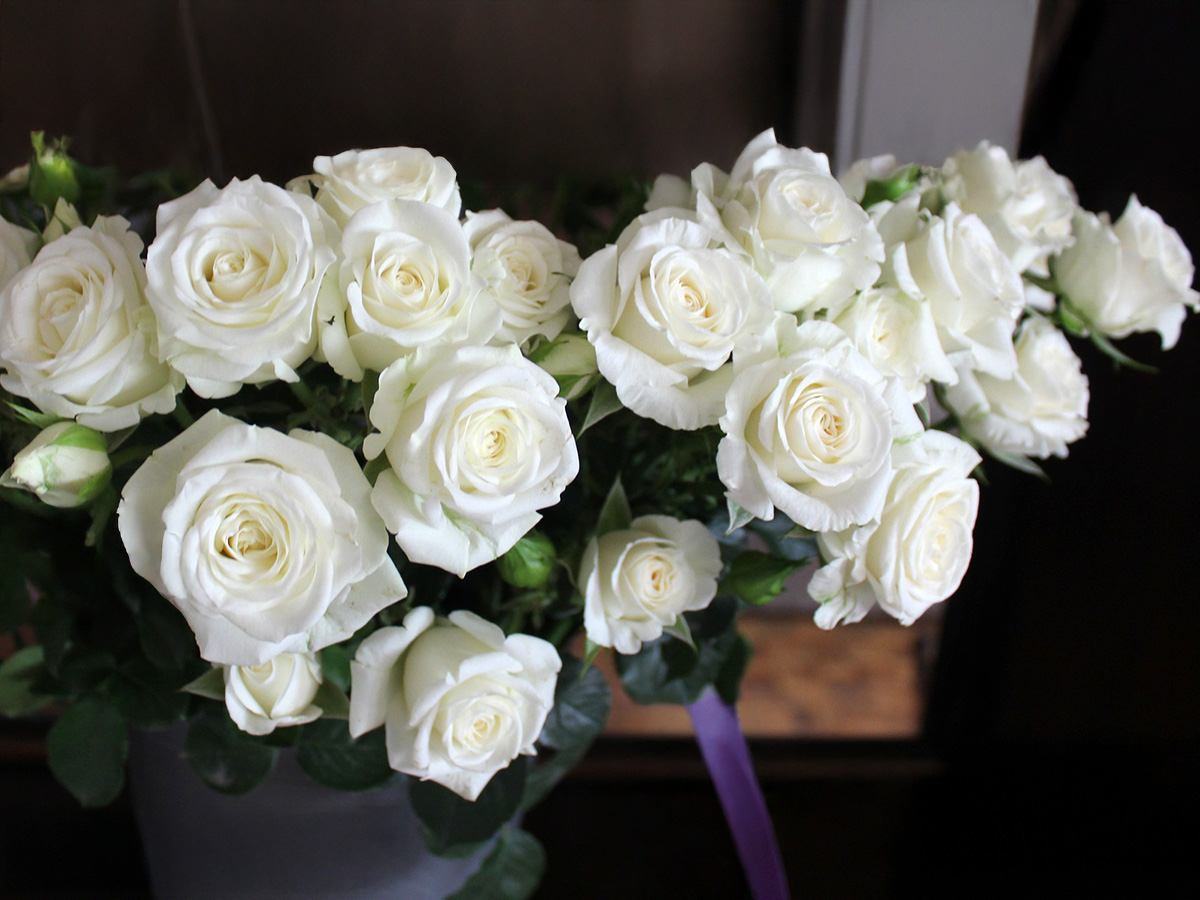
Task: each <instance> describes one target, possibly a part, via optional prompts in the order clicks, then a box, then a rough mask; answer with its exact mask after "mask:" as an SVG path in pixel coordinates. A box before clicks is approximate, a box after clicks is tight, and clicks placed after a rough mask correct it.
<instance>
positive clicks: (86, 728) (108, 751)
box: [46, 697, 129, 807]
mask: <svg viewBox="0 0 1200 900" xmlns="http://www.w3.org/2000/svg"><path fill="white" fill-rule="evenodd" d="M128 755H129V736H128V734H127V733H126V729H125V722H124V721H123V720H122V719H121V716H120V715H119V714H118V713H117V711H116V710H115V709H113V707H111V706H110V705H109V704H108V703H106V702H105V701H104V700H102V699H100V698H99V697H85V698H84V699H83V700H80V701H79V702H78V703H76V704H75V705H74V706H72V707H70V708H69V709H68V710H67V711H66V712H64V713H63V714H62V716H60V717H59V719H58V721H57V722H55V723H54V727H53V728H51V729H50V733H49V734H48V735H47V736H46V761H47V762H48V763H49V764H50V771H51V772H53V773H54V777H55V778H57V779H58V780H59V782H60V783H61V784H62V785H63V787H65V788H66V789H67V790H68V791H70V792H71V793H72V794H73V795H74V797H75V799H77V800H78V801H79V802H80V803H81V804H82V805H83V806H86V807H94V806H104V805H105V804H106V803H111V802H112V801H113V800H115V799H116V797H117V795H118V794H120V793H121V788H122V787H124V785H125V759H126V757H127V756H128Z"/></svg>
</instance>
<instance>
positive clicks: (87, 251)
mask: <svg viewBox="0 0 1200 900" xmlns="http://www.w3.org/2000/svg"><path fill="white" fill-rule="evenodd" d="M141 252H142V241H141V239H140V238H139V237H138V236H137V235H136V234H134V233H133V232H132V231H130V230H129V223H128V222H126V221H125V220H124V219H122V218H120V217H119V216H115V217H112V218H105V217H99V218H97V219H96V222H95V224H94V225H92V227H91V228H85V227H79V228H75V229H73V230H71V231H70V232H69V233H67V234H65V235H64V236H63V237H60V238H58V239H57V240H54V241H51V242H50V243H49V244H47V245H46V246H44V247H43V248H42V249H41V251H40V252H39V253H38V255H37V257H36V259H35V260H34V261H33V263H32V264H30V265H29V266H27V267H25V268H24V269H22V270H21V272H20V273H19V274H18V275H17V276H16V277H15V278H13V279H12V281H10V282H9V284H8V286H7V287H6V288H5V289H4V291H3V292H2V293H0V365H2V366H3V367H4V368H5V369H7V370H8V372H7V374H6V375H3V376H0V385H3V386H4V388H5V389H6V390H8V391H11V392H12V393H14V394H18V395H20V396H22V397H28V398H29V399H30V400H32V401H33V402H34V403H35V404H36V405H37V406H38V407H39V408H41V409H43V410H45V411H46V412H50V413H54V414H55V415H59V416H63V417H65V418H75V419H77V420H78V421H79V422H80V423H81V424H83V425H87V426H88V427H90V428H95V429H97V430H99V431H117V430H119V429H122V428H128V427H129V426H131V425H136V424H137V423H138V422H139V421H140V420H141V419H142V417H143V416H147V415H150V414H151V413H167V412H170V411H171V410H172V409H174V408H175V395H176V394H178V393H179V390H180V389H181V388H182V387H183V380H182V379H181V378H180V377H179V376H178V375H176V374H174V373H172V372H171V371H170V369H169V368H168V367H167V366H165V365H163V364H162V363H160V362H159V361H158V360H157V359H156V358H155V351H154V316H153V313H152V312H151V311H150V307H149V306H148V305H147V303H146V295H145V293H144V290H143V289H144V286H145V283H146V273H145V269H144V267H143V266H142V261H141V259H140V255H141Z"/></svg>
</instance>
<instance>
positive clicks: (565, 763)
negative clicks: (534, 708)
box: [521, 657, 612, 809]
mask: <svg viewBox="0 0 1200 900" xmlns="http://www.w3.org/2000/svg"><path fill="white" fill-rule="evenodd" d="M611 704H612V699H611V697H610V695H609V690H608V681H607V680H606V679H605V678H604V675H603V673H601V672H600V670H599V669H591V668H585V664H584V662H582V661H580V660H577V659H575V658H573V657H567V658H566V659H565V660H564V661H563V670H562V671H561V672H560V673H559V675H558V684H557V685H556V686H555V690H554V706H553V707H552V708H551V710H550V715H548V716H547V717H546V724H545V726H543V728H542V734H541V736H540V737H539V738H538V743H539V744H541V745H542V750H541V751H539V753H538V755H537V757H535V759H534V760H533V763H532V765H531V766H530V770H529V778H528V780H527V782H526V785H525V796H524V797H523V798H522V799H521V808H522V809H531V808H532V807H533V806H535V805H537V804H538V803H540V802H541V800H542V799H543V798H544V797H545V796H546V795H547V794H548V793H549V792H550V791H551V789H553V787H554V785H556V784H558V782H559V781H561V780H562V778H563V776H564V775H566V774H567V773H568V772H570V771H571V770H572V769H573V768H575V766H577V765H578V764H579V762H580V760H582V759H583V757H584V756H585V755H586V754H587V751H588V749H589V748H590V747H591V746H592V743H593V742H594V741H595V740H596V738H597V737H599V736H600V733H601V732H603V731H604V725H605V723H607V722H608V712H609V708H610V706H611Z"/></svg>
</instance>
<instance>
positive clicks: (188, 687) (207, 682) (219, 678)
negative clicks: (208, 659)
mask: <svg viewBox="0 0 1200 900" xmlns="http://www.w3.org/2000/svg"><path fill="white" fill-rule="evenodd" d="M181 690H184V691H186V692H187V693H189V694H195V695H196V696H197V697H207V698H208V699H209V700H217V701H219V702H221V703H224V702H225V670H224V669H222V668H221V667H220V666H213V667H212V668H211V669H209V670H208V671H207V672H205V673H204V674H203V675H201V676H200V677H199V678H196V679H193V680H192V681H189V682H188V683H187V684H185V685H184V686H183V687H182V688H181Z"/></svg>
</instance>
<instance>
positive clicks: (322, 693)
mask: <svg viewBox="0 0 1200 900" xmlns="http://www.w3.org/2000/svg"><path fill="white" fill-rule="evenodd" d="M313 705H314V706H318V707H320V708H321V716H322V718H326V719H341V720H343V721H344V720H346V719H349V718H350V698H349V697H347V696H346V692H345V691H343V690H342V689H341V688H340V687H338V686H337V685H336V684H334V683H333V682H332V681H326V682H324V683H322V685H321V686H320V687H319V688H317V695H316V696H315V697H313Z"/></svg>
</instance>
